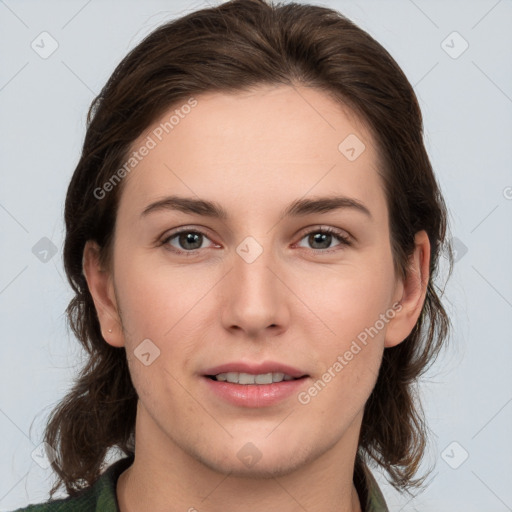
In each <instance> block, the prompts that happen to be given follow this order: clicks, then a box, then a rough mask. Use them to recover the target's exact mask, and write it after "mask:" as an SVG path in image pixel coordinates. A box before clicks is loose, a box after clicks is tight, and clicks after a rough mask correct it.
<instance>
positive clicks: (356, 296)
mask: <svg viewBox="0 0 512 512" xmlns="http://www.w3.org/2000/svg"><path fill="white" fill-rule="evenodd" d="M197 100H198V104H197V106H196V107H195V108H193V109H192V111H191V112H190V113H189V114H188V115H187V116H184V119H181V120H180V123H179V125H177V126H175V128H174V129H173V131H172V132H170V133H169V134H168V135H166V136H165V137H164V138H163V140H162V141H161V142H159V143H158V145H157V146H156V147H155V148H154V149H152V150H151V151H150V152H149V154H148V155H147V156H145V157H144V158H143V159H142V161H141V162H140V163H139V164H138V165H137V167H136V168H135V169H134V170H133V171H132V172H131V173H130V174H129V176H128V177H127V178H125V182H124V184H123V186H124V188H123V191H122V195H121V199H120V205H119V211H118V215H117V221H116V228H115V238H114V245H113V258H112V262H111V265H110V267H108V268H103V267H102V266H101V264H100V263H99V258H98V254H99V252H98V247H97V245H96V244H95V243H94V242H88V243H87V245H86V248H85V250H84V272H85V274H86V277H87V281H88V285H89V288H90V291H91V294H92V296H93V298H94V301H95V305H96V309H97V311H98V317H99V320H100V324H101V328H102V332H103V336H104V338H105V340H106V342H107V343H109V344H111V345H113V346H116V347H125V348H126V355H127V358H128V363H129V368H130V373H131V376H132V381H133V383H134V386H135V388H136V390H137V393H138V396H139V402H138V411H137V420H136V448H135V461H134V464H133V465H132V466H131V467H130V468H129V469H127V470H126V471H125V472H124V473H123V474H122V475H121V477H120V479H119V481H118V485H117V496H118V500H119V504H120V508H121V510H122V512H132V511H136V510H143V509H144V510H155V511H164V510H165V511H170V510H172V511H186V510H189V511H191V512H192V511H194V510H197V511H199V512H202V511H209V512H221V511H222V512H226V511H236V510H244V512H253V511H254V512H256V511H258V512H260V511H261V510H266V511H278V510H279V511H280V512H288V511H289V512H292V511H296V510H298V509H300V508H301V507H302V509H303V510H307V511H308V512H332V511H334V510H336V511H340V512H348V511H350V512H357V511H360V510H361V505H360V503H359V498H358V495H357V492H356V489H355V487H354V484H353V471H354V460H355V455H356V450H357V442H358V436H359V432H360V428H361V421H362V417H363V410H364V405H365V403H366V401H367V399H368V397H369V395H370V393H371V391H372V389H373V387H374V385H375V382H376V379H377V375H378V370H379V367H380V364H381V360H382V354H383V351H384V350H385V348H387V347H392V346H395V345H397V344H399V343H400V342H402V341H403V340H404V339H405V338H406V337H407V335H408V334H409V333H410V332H411V330H412V328H413V327H414V325H415V324H416V321H417V319H418V317H419V315H420V312H421V308H422V305H423V302H424V299H425V292H426V283H427V281H428V265H429V251H430V248H429V241H428V237H427V235H426V233H425V232H423V231H422V232H419V233H417V234H416V240H415V241H416V249H415V251H414V254H413V255H412V256H411V259H410V266H409V271H408V274H407V277H406V278H405V279H401V278H400V277H399V276H398V275H396V274H395V273H394V270H393V258H392V253H391V244H390V238H389V227H388V211H387V205H386V200H385V195H384V189H383V184H382V180H381V177H380V176H379V174H378V169H379V158H378V154H377V151H376V148H375V143H374V141H373V139H372V137H371V135H370V133H369V132H368V131H367V130H366V129H365V127H364V125H363V123H361V122H360V121H359V120H358V119H357V118H356V116H355V115H353V114H352V113H351V112H350V111H348V110H347V109H346V108H343V107H342V106H341V105H340V104H338V103H335V102H334V101H333V100H332V99H331V98H330V97H328V96H327V95H326V94H325V93H324V92H321V91H318V90H315V89H311V88H304V87H297V88H293V87H288V86H278V87H268V86H264V87H263V86H261V87H258V88H257V89H255V90H253V91H252V92H244V93H238V94H220V93H209V94H203V95H201V96H198V97H197ZM175 108H176V107H175ZM168 119H169V113H168V112H166V113H165V114H164V115H162V117H161V119H159V120H158V121H157V122H155V124H154V125H152V126H151V127H149V128H148V130H147V132H146V133H144V134H143V135H141V137H140V138H139V140H137V141H135V143H134V144H133V148H134V149H135V148H138V147H140V146H141V144H142V143H143V141H144V140H145V138H146V137H147V135H148V134H151V131H152V130H153V129H154V128H155V127H156V126H158V125H159V124H160V122H163V121H165V120H168ZM349 134H355V135H356V136H357V137H358V138H359V139H360V140H361V141H363V142H364V144H365V146H366V149H365V150H364V151H363V152H362V153H361V154H360V156H359V157H358V158H357V159H355V160H354V161H349V160H348V159H347V158H346V157H345V156H344V155H343V154H342V153H341V152H340V151H339V150H338V145H339V144H340V142H341V141H342V140H344V139H345V137H347V136H348V135H349ZM170 194H173V195H180V196H185V197H193V198H197V197H200V198H202V199H208V200H212V201H216V202H217V203H219V204H220V205H222V206H223V207H224V208H225V209H226V210H227V212H228V217H227V218H226V219H222V220H221V219H212V218H209V217H205V216H201V215H198V214H190V213H183V212H179V211H173V210H159V211H155V212H153V213H150V214H148V215H146V216H141V212H142V211H143V210H144V209H145V208H146V207H147V206H148V205H149V204H151V203H153V202H155V201H157V200H160V199H162V198H163V197H165V196H168V195H170ZM325 195H344V196H347V197H350V198H354V199H356V200H357V201H359V202H360V203H363V204H364V205H365V206H366V207H367V208H368V210H369V211H370V213H371V217H370V216H368V215H365V214H364V213H362V212H359V211H357V210H356V209H354V208H344V209H338V210H334V211H330V212H327V213H313V214H310V215H306V216H302V217H289V218H283V217H281V216H280V212H281V211H282V210H283V209H284V208H285V207H286V206H287V205H288V204H289V203H291V202H292V201H294V200H296V199H300V198H304V197H306V198H313V197H318V196H325ZM180 226H186V227H187V228H190V229H191V230H192V231H194V230H198V229H199V230H201V231H203V232H204V233H205V235H206V236H205V237H203V238H202V239H200V240H199V242H198V243H197V245H196V246H195V247H200V248H199V249H197V250H196V251H194V253H195V255H194V256H189V257H187V256H186V255H180V254H177V253H175V252H173V251H172V250H171V249H170V247H171V248H174V249H175V250H181V251H183V252H185V251H186V250H187V248H188V247H190V246H187V245H183V244H181V245H180V239H179V237H174V238H172V239H170V240H168V241H167V242H166V243H164V244H161V243H159V242H161V241H163V240H165V239H166V238H168V237H169V236H170V235H172V234H173V233H172V230H173V229H175V228H178V227H180ZM325 227H332V228H333V229H337V230H339V231H340V232H341V233H342V234H343V235H345V236H347V235H348V236H349V239H350V240H351V241H352V243H351V245H343V244H341V243H340V242H339V241H338V240H337V239H336V238H335V237H332V239H330V240H331V241H330V243H329V240H327V242H326V243H324V245H322V243H319V242H318V241H316V242H315V240H314V239H313V240H311V237H308V236H307V235H308V234H314V233H317V232H318V229H319V228H325ZM315 230H316V231H315ZM247 236H251V237H253V238H254V239H255V240H257V242H258V243H259V244H260V246H261V248H262V249H263V252H262V253H261V254H260V255H259V256H258V257H257V258H256V260H255V261H253V262H252V263H248V262H247V261H245V260H244V259H243V258H242V257H240V256H239V254H238V253H237V252H236V249H237V247H238V246H239V244H240V243H241V242H242V241H243V240H244V239H245V238H246V237H247ZM317 236H318V235H317ZM201 240H202V244H201ZM185 242H186V241H185ZM325 247H327V248H325ZM314 249H317V250H316V251H314ZM327 250H332V252H325V251H327ZM322 251H324V252H323V253H322ZM189 252H190V250H189ZM398 301H401V309H400V311H399V312H396V314H395V315H394V318H392V319H391V320H389V321H388V322H387V323H386V324H385V327H384V328H383V329H381V330H380V331H379V333H378V335H376V336H374V337H373V339H371V338H370V339H369V342H368V344H367V345H366V346H364V348H362V350H361V351H360V352H359V353H358V354H357V355H355V356H354V358H353V359H352V360H351V361H350V362H348V364H347V365H346V366H345V367H344V368H343V370H342V371H341V372H339V373H337V374H336V376H335V377H334V378H332V379H331V381H330V382H329V383H328V384H327V385H326V386H325V388H324V389H322V391H321V392H319V393H318V394H317V395H316V396H314V397H312V398H311V400H310V402H309V403H307V404H306V405H303V404H301V403H300V402H299V401H298V400H297V396H296V395H295V394H294V395H293V396H291V397H290V398H286V399H285V400H283V401H281V402H279V403H278V404H275V405H272V406H269V407H261V408H255V409H247V408H243V407H239V406H235V405H232V404H229V403H227V402H225V401H223V400H222V399H221V398H218V397H217V396H216V395H213V394H212V393H211V392H210V391H209V389H207V386H206V384H205V381H204V377H202V376H201V374H202V371H204V370H205V369H206V368H208V367H211V366H214V365H219V364H223V363H226V362H232V361H242V360H243V361H250V362H257V363H259V362H262V361H269V360H272V361H279V362H283V363H286V364H288V365H291V366H294V367H296V368H299V369H301V370H302V371H303V372H304V373H306V374H308V375H309V377H308V378H307V379H305V381H304V382H303V387H302V388H301V390H307V389H308V388H310V387H311V385H312V384H313V383H314V382H315V381H317V380H318V379H320V378H322V375H323V374H324V373H325V372H326V371H327V370H328V368H329V367H332V365H333V363H334V362H335V361H336V360H337V357H338V356H339V355H343V354H344V353H345V352H346V351H347V350H348V349H349V348H350V345H351V343H352V341H353V340H355V339H356V337H357V335H358V334H359V333H361V332H362V331H364V329H365V328H369V327H370V326H373V325H374V324H375V322H376V320H378V319H379V315H381V314H383V313H385V312H386V311H389V310H392V309H393V305H394V304H396V303H397V302H398ZM109 330H111V331H112V332H109ZM147 338H149V339H150V340H151V341H152V343H154V345H156V346H157V347H158V348H159V350H160V356H159V357H158V358H156V359H155V360H154V362H152V363H151V364H150V365H148V366H145V365H144V364H141V362H140V360H139V359H138V358H137V357H135V355H134V350H135V349H136V348H137V346H138V345H139V344H140V343H141V341H142V340H144V339H147ZM248 442H251V443H253V444H254V445H255V446H256V447H257V450H258V451H259V453H260V454H261V459H260V460H259V461H258V462H257V463H256V464H254V465H253V466H251V467H248V466H246V465H245V464H243V463H242V462H241V460H240V459H239V458H238V457H237V453H238V451H239V450H240V449H241V448H242V447H243V446H244V445H246V443H248Z"/></svg>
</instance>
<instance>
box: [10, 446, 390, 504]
mask: <svg viewBox="0 0 512 512" xmlns="http://www.w3.org/2000/svg"><path fill="white" fill-rule="evenodd" d="M132 463H133V456H131V457H125V458H123V459H120V460H118V461H117V462H115V463H114V464H112V465H111V466H110V467H109V468H108V469H107V470H106V471H105V472H104V473H103V474H102V475H101V476H100V477H99V478H98V480H96V482H95V483H94V485H92V486H91V487H88V488H87V489H83V490H82V491H80V493H79V494H77V495H75V496H70V497H67V498H61V499H58V500H53V501H48V502H46V503H40V504H38V505H28V506H27V507H25V508H19V509H17V510H15V511H14V512H25V511H26V512H119V506H118V503H117V496H116V484H117V479H118V478H119V475H120V474H121V473H122V472H123V471H124V470H125V469H126V468H128V467H129V466H130V465H131V464H132ZM354 485H355V487H356V489H357V493H358V495H359V500H360V501H361V507H362V509H363V512H389V509H388V507H387V506H386V502H385V501H384V497H383V496H382V493H381V491H380V489H379V486H378V484H377V482H376V481H375V478H374V477H373V475H372V474H371V472H370V470H369V469H368V468H366V466H365V467H363V468H362V469H361V468H360V467H358V466H357V465H356V468H355V471H354Z"/></svg>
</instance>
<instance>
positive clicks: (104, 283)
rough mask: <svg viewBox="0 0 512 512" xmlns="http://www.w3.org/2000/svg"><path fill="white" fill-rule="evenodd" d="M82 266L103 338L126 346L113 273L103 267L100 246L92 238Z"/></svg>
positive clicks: (86, 249)
mask: <svg viewBox="0 0 512 512" xmlns="http://www.w3.org/2000/svg"><path fill="white" fill-rule="evenodd" d="M82 266H83V273H84V276H85V279H86V281H87V286H88V288H89V292H90V294H91V296H92V299H93V301H94V307H95V308H96V313H97V315H98V319H99V322H100V326H101V333H102V335H103V338H104V339H105V341H106V342H107V343H108V344H109V345H112V346H114V347H122V346H124V336H123V331H122V328H121V319H120V317H119V311H118V307H117V301H116V297H115V293H114V284H113V280H112V275H111V272H110V271H108V270H107V269H104V268H102V267H101V262H100V247H99V245H98V244H97V243H96V242H94V241H92V240H89V241H87V242H86V244H85V247H84V253H83V260H82Z"/></svg>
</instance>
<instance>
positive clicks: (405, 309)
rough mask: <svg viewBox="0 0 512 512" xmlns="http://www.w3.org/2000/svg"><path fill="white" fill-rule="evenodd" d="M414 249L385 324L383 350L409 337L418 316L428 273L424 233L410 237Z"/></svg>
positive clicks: (428, 257) (428, 264)
mask: <svg viewBox="0 0 512 512" xmlns="http://www.w3.org/2000/svg"><path fill="white" fill-rule="evenodd" d="M414 243H415V248H414V252H413V254H412V255H411V256H410V259H409V265H408V268H407V275H406V277H405V279H403V280H402V283H401V285H400V287H399V288H401V290H402V292H401V299H400V295H398V300H397V302H398V301H399V302H400V306H398V307H397V308H396V309H395V310H396V314H395V317H394V318H393V319H392V320H391V321H390V322H389V323H388V327H387V330H386V338H385V342H384V346H385V347H394V346H396V345H398V344H400V343H401V342H402V341H404V340H405V338H407V336H409V334H410V333H411V331H412V330H413V328H414V326H415V325H416V322H417V321H418V318H419V316H420V314H421V310H422V308H423V304H424V302H425V297H426V295H427V286H428V280H429V273H430V270H429V269H430V241H429V239H428V235H427V233H426V231H424V230H423V231H418V233H416V235H415V237H414Z"/></svg>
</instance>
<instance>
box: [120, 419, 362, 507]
mask: <svg viewBox="0 0 512 512" xmlns="http://www.w3.org/2000/svg"><path fill="white" fill-rule="evenodd" d="M136 423H137V424H136V429H135V437H136V440H137V441H136V443H135V459H134V462H133V464H132V465H131V466H130V467H129V468H128V469H127V470H126V471H124V472H123V473H122V474H121V476H120V477H119V479H118V482H117V497H118V502H119V509H120V512H135V511H138V510H165V511H169V512H174V511H188V512H204V511H208V512H231V511H237V510H241V509H242V510H244V512H260V511H261V510H265V511H267V512H278V511H279V512H296V511H297V510H307V511H308V512H333V511H336V512H361V510H362V509H361V505H360V503H359V497H358V494H357V491H356V488H355V486H354V483H353V473H354V462H355V455H356V451H357V440H358V433H359V427H360V422H354V424H353V425H352V426H351V427H350V429H349V430H347V432H345V434H346V435H345V436H343V438H342V439H340V440H339V442H338V443H336V445H335V446H333V447H332V448H331V449H329V450H327V451H326V452H325V453H323V454H321V455H320V456H319V457H317V458H315V459H314V460H311V461H308V462H306V463H304V464H302V465H301V466H300V467H297V468H296V469H294V470H293V471H291V472H288V473H286V474H283V473H279V472H277V473H276V474H275V475H274V474H268V475H267V476H262V475H258V476H257V477H254V476H251V475H249V476H247V475H237V474H234V473H229V474H222V473H219V472H218V471H215V469H213V468H211V467H209V466H208V465H207V463H205V461H201V460H198V459H197V458H194V457H192V456H191V455H190V454H189V453H187V452H185V451H184V450H182V449H181V448H180V447H179V446H177V445H176V444H175V443H173V442H172V440H170V439H169V437H168V436H166V435H165V434H164V433H163V432H162V431H161V430H160V429H158V428H156V425H155V424H154V423H152V422H151V421H149V418H148V417H146V416H145V415H144V414H141V411H140V409H139V413H138V414H137V422H136ZM355 423H357V424H355ZM142 432H144V434H142ZM162 446H165V450H163V449H162Z"/></svg>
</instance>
